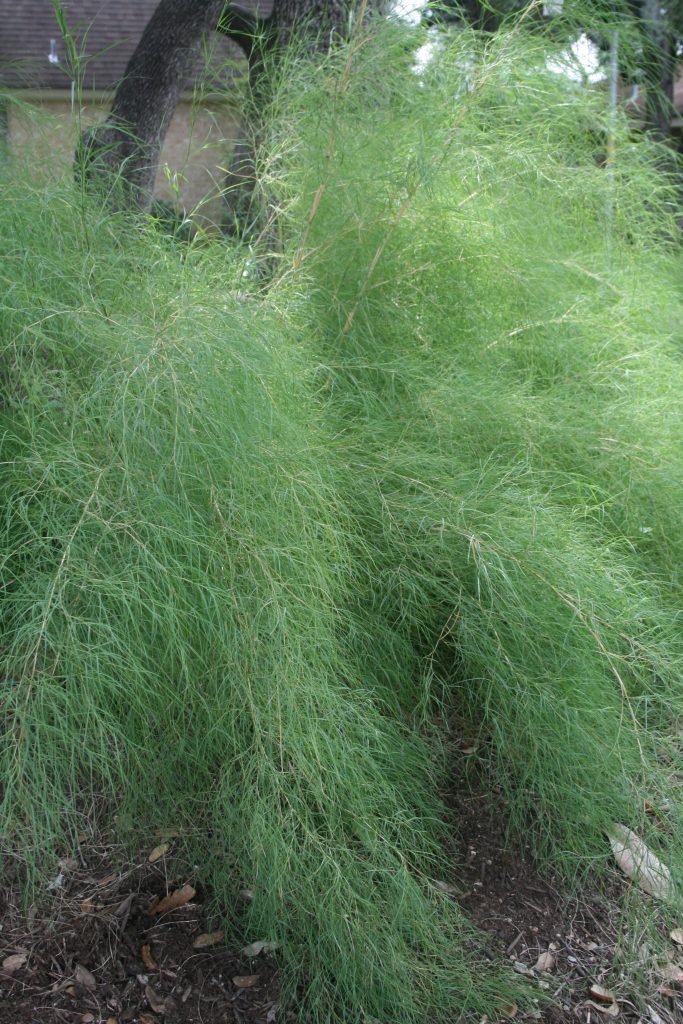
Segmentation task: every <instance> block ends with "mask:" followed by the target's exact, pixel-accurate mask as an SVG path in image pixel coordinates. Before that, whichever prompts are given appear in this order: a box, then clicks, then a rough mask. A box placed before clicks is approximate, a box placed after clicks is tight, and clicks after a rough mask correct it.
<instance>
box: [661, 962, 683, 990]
mask: <svg viewBox="0 0 683 1024" xmlns="http://www.w3.org/2000/svg"><path fill="white" fill-rule="evenodd" d="M659 973H660V975H661V977H662V978H664V981H673V982H675V984H676V985H680V984H682V983H683V970H682V969H681V968H680V967H679V966H678V964H671V963H666V964H660V965H659Z"/></svg>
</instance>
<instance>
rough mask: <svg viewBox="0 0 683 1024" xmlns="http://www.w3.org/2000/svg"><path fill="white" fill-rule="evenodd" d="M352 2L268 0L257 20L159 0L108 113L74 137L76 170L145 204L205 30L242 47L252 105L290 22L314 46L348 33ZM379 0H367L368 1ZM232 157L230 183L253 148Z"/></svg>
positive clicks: (115, 196) (206, 2) (218, 8)
mask: <svg viewBox="0 0 683 1024" xmlns="http://www.w3.org/2000/svg"><path fill="white" fill-rule="evenodd" d="M252 2H253V0H252ZM356 2H357V0H274V4H273V10H272V14H271V15H270V16H269V17H268V18H266V19H261V20H257V19H256V17H255V16H254V15H252V14H251V13H249V12H248V11H246V10H243V9H240V8H238V7H234V6H226V0H160V3H159V5H158V7H157V8H156V10H155V12H154V14H153V15H152V18H151V20H150V22H149V24H148V25H147V27H146V28H145V31H144V32H143V34H142V38H141V39H140V42H139V44H138V46H137V49H136V50H135V52H134V54H133V56H132V57H131V59H130V61H129V63H128V67H127V68H126V72H125V75H124V78H123V81H122V82H121V84H120V86H119V88H118V89H117V91H116V95H115V97H114V102H113V105H112V109H111V113H110V114H109V117H108V118H107V120H106V121H105V123H104V124H103V125H100V126H99V127H96V128H94V129H91V130H90V131H89V132H86V133H85V134H84V136H83V137H82V139H81V141H80V144H79V152H78V154H77V161H76V170H77V173H78V174H80V175H83V176H84V177H85V179H86V181H87V182H88V183H89V184H90V183H95V184H97V183H99V184H101V185H103V186H104V187H105V188H106V189H107V191H108V195H109V197H110V201H112V202H113V204H114V205H116V206H118V207H123V208H127V209H131V208H132V209H135V208H137V209H139V210H142V211H147V210H149V208H150V206H151V202H152V194H153V186H154V179H155V177H156V170H157V165H158V162H159V154H160V152H161V147H162V145H163V142H164V137H165V135H166V131H167V129H168V126H169V124H170V121H171V118H172V117H173V113H174V111H175V108H176V104H177V102H178V99H179V97H180V93H181V91H182V89H183V87H184V86H185V84H186V83H187V80H188V76H189V74H190V73H191V72H192V70H193V69H194V66H195V64H196V62H197V61H198V58H199V55H200V52H201V47H202V42H203V39H204V38H205V36H206V35H208V34H209V33H211V32H213V31H215V30H218V31H220V32H222V33H223V34H225V35H227V36H229V37H230V38H232V39H233V40H234V41H235V42H236V43H237V44H238V45H239V46H240V47H241V49H242V50H243V52H244V54H245V56H246V58H247V61H248V63H249V80H250V85H251V89H252V106H256V107H258V96H259V90H260V86H261V83H262V81H263V79H264V77H265V76H264V56H265V53H266V52H267V51H269V50H272V49H273V48H280V47H284V46H286V44H287V43H288V42H289V41H290V39H291V38H292V36H293V34H294V30H295V29H296V30H297V31H301V32H305V33H306V35H307V36H308V37H309V38H310V39H311V45H312V48H313V49H327V48H328V47H329V46H330V43H331V42H332V41H333V40H334V39H335V38H343V37H345V36H348V34H349V31H350V29H351V27H352V25H351V13H352V11H353V8H354V7H355V5H356ZM379 2H381V0H371V3H372V4H373V6H374V7H378V6H379ZM236 157H237V165H236V166H235V167H234V168H233V169H232V171H231V174H232V178H233V179H234V182H233V183H235V182H236V183H238V184H239V182H243V183H246V187H247V188H248V187H249V179H250V177H251V179H252V180H253V159H252V156H250V154H249V153H248V152H247V151H246V150H245V147H244V145H238V149H237V153H236ZM249 201H251V200H249Z"/></svg>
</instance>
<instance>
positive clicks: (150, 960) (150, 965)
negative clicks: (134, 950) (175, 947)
mask: <svg viewBox="0 0 683 1024" xmlns="http://www.w3.org/2000/svg"><path fill="white" fill-rule="evenodd" d="M140 956H141V958H142V962H143V964H144V965H145V967H146V968H147V970H148V971H158V970H159V964H158V963H157V962H156V960H155V959H154V957H153V956H152V947H151V946H150V945H149V944H146V945H144V946H142V948H141V949H140Z"/></svg>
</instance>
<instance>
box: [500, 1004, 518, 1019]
mask: <svg viewBox="0 0 683 1024" xmlns="http://www.w3.org/2000/svg"><path fill="white" fill-rule="evenodd" d="M500 1012H501V1013H502V1014H503V1016H504V1017H516V1016H517V1012H518V1011H517V1006H516V1005H515V1003H507V1004H506V1005H505V1006H501V1008H500Z"/></svg>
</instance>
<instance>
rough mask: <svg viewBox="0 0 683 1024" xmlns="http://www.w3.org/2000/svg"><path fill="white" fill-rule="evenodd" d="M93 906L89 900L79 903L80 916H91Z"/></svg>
mask: <svg viewBox="0 0 683 1024" xmlns="http://www.w3.org/2000/svg"><path fill="white" fill-rule="evenodd" d="M94 909H95V904H94V903H93V901H92V900H91V899H87V900H83V902H82V903H81V914H92V912H93V910H94Z"/></svg>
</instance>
